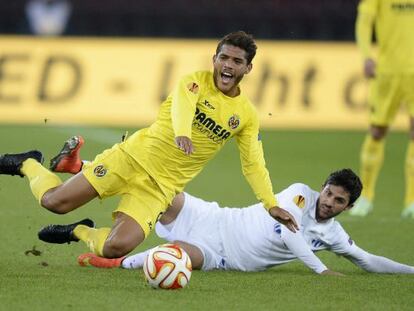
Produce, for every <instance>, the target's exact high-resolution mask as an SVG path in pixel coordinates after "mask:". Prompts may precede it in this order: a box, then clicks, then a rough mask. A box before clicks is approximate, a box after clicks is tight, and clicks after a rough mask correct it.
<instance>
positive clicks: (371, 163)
mask: <svg viewBox="0 0 414 311" xmlns="http://www.w3.org/2000/svg"><path fill="white" fill-rule="evenodd" d="M384 145H385V144H384V140H374V139H373V138H372V137H371V135H369V134H368V136H367V137H366V138H365V141H364V144H363V146H362V150H361V168H360V178H361V181H362V184H363V186H364V188H363V190H362V194H361V196H362V197H364V198H366V199H368V200H370V201H372V200H373V198H374V194H375V186H376V183H377V178H378V174H379V172H380V170H381V167H382V163H383V162H384Z"/></svg>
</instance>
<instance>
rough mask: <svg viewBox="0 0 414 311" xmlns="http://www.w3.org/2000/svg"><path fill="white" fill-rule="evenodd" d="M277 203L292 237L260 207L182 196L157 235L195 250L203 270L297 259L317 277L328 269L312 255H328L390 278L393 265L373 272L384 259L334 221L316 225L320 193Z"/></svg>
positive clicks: (296, 190)
mask: <svg viewBox="0 0 414 311" xmlns="http://www.w3.org/2000/svg"><path fill="white" fill-rule="evenodd" d="M276 198H277V200H278V202H279V204H280V207H282V208H283V209H286V210H287V211H289V212H290V213H291V214H292V215H293V216H294V217H295V219H296V222H297V223H298V225H299V227H300V230H299V231H298V232H296V233H292V232H291V231H289V229H287V228H286V227H285V226H283V225H281V224H280V223H278V222H277V221H276V220H275V219H273V218H272V217H271V216H270V215H269V213H268V211H267V210H266V209H265V208H264V207H263V205H262V204H255V205H252V206H249V207H246V208H227V207H225V208H221V207H220V206H219V205H218V204H217V203H216V202H206V201H204V200H202V199H199V198H195V197H193V196H191V195H189V194H187V193H186V194H185V203H184V206H183V208H182V210H181V212H180V213H179V215H178V216H177V218H176V220H175V222H174V224H173V226H172V228H169V230H167V229H166V228H165V227H164V226H163V225H162V224H161V223H157V225H156V232H157V234H158V235H159V236H160V237H162V238H165V239H167V240H168V241H174V240H179V241H184V242H187V243H190V244H193V245H195V246H197V247H198V248H199V249H200V250H201V252H202V253H203V255H204V263H203V267H202V269H203V270H211V269H224V270H241V271H260V270H264V269H267V268H269V267H272V266H275V265H279V264H283V263H287V262H290V261H292V260H294V259H298V258H299V259H300V260H302V261H303V262H304V263H305V264H306V265H307V266H308V267H309V268H311V269H312V270H313V271H315V272H316V273H321V272H322V271H324V270H326V269H327V267H326V266H325V265H324V264H323V263H322V262H321V261H320V260H319V258H318V257H317V256H316V255H314V253H313V252H315V251H319V250H323V249H328V250H331V251H333V252H335V253H337V254H339V255H343V256H346V257H347V258H348V259H350V260H351V261H353V262H354V263H355V264H357V265H359V266H360V267H362V268H364V269H365V270H368V271H373V272H390V273H393V272H395V269H394V268H395V267H394V266H392V265H391V267H389V266H386V267H385V268H386V269H385V270H384V269H383V268H384V267H381V269H382V270H381V269H380V271H377V270H378V269H377V266H378V265H376V266H375V265H374V266H372V260H374V261H375V260H376V262H375V263H376V264H377V263H378V260H377V259H378V258H380V259H381V260H380V261H381V264H384V262H383V259H382V258H383V257H378V256H374V255H371V254H369V253H367V252H365V251H363V250H362V249H360V248H359V247H357V246H356V245H355V243H354V242H353V241H352V240H351V239H350V237H349V235H348V234H347V233H346V232H345V230H344V229H343V228H342V226H341V225H340V224H339V223H338V222H337V221H336V220H335V219H333V218H331V219H329V220H327V221H325V222H317V221H316V218H315V213H316V204H317V200H318V198H319V193H318V192H316V191H313V190H312V189H311V188H309V187H308V186H307V185H304V184H299V183H297V184H293V185H291V186H290V187H288V188H287V189H285V190H284V191H282V192H280V193H278V194H277V195H276ZM368 255H369V256H371V257H369V256H368ZM367 256H368V257H369V258H368V257H367ZM374 257H375V258H374ZM368 259H370V260H371V261H369V260H368ZM387 260H388V259H387ZM389 261H390V260H389ZM401 266H403V267H404V269H406V270H404V272H407V271H409V272H408V273H413V272H414V269H413V268H412V267H410V266H405V265H401ZM407 267H408V268H407ZM400 268H401V267H400ZM375 269H377V270H375ZM407 269H408V270H407ZM398 272H401V271H400V270H398Z"/></svg>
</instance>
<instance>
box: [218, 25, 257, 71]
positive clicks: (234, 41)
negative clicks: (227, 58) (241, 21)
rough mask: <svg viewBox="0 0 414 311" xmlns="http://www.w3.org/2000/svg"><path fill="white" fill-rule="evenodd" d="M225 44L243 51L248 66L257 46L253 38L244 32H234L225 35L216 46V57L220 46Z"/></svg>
mask: <svg viewBox="0 0 414 311" xmlns="http://www.w3.org/2000/svg"><path fill="white" fill-rule="evenodd" d="M225 44H227V45H232V46H237V47H238V48H241V49H242V50H244V51H245V52H246V60H247V64H250V63H251V62H252V60H253V58H254V56H255V55H256V50H257V46H256V43H255V42H254V39H253V36H252V35H250V34H247V33H245V32H244V31H241V30H240V31H235V32H231V33H229V34H228V35H225V36H224V37H223V38H222V39H221V40H220V42H219V43H218V45H217V49H216V55H218V54H219V53H220V51H221V48H222V46H223V45H225Z"/></svg>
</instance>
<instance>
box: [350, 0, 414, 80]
mask: <svg viewBox="0 0 414 311" xmlns="http://www.w3.org/2000/svg"><path fill="white" fill-rule="evenodd" d="M374 22H375V34H376V38H377V42H378V48H379V49H378V53H379V54H378V65H377V71H378V72H383V73H413V72H414V0H361V2H360V4H359V6H358V17H357V22H356V39H357V44H358V47H359V48H360V50H361V51H362V54H363V56H364V58H368V57H371V50H370V47H371V40H372V29H373V24H374Z"/></svg>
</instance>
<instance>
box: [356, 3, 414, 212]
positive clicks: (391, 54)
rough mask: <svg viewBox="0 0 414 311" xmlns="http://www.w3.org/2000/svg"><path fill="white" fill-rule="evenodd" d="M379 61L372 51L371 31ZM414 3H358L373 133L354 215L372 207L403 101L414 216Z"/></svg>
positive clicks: (408, 203)
mask: <svg viewBox="0 0 414 311" xmlns="http://www.w3.org/2000/svg"><path fill="white" fill-rule="evenodd" d="M374 25H375V34H376V38H377V43H378V52H379V54H378V60H375V59H374V58H373V56H372V52H371V41H372V32H373V28H374ZM413 29H414V1H413V0H409V1H395V0H362V1H361V2H360V4H359V7H358V17H357V21H356V40H357V45H358V47H359V49H360V50H361V52H362V55H363V57H364V73H365V76H366V77H367V78H368V79H372V82H371V85H370V95H369V105H370V111H371V117H370V124H371V127H370V133H369V134H368V135H367V137H366V138H365V142H364V144H363V146H362V150H361V172H360V176H361V179H362V183H363V184H364V191H363V192H362V195H361V198H360V200H359V201H358V202H357V204H356V206H355V207H354V208H353V209H352V211H351V215H355V216H365V215H367V214H368V213H369V212H370V211H371V210H372V209H373V202H374V194H375V186H376V183H377V178H378V174H379V172H380V169H381V166H382V163H383V160H384V143H385V136H386V134H387V131H388V128H389V125H390V123H391V122H392V121H393V119H394V117H395V114H396V113H397V112H398V109H399V108H400V105H401V104H402V103H403V104H405V105H406V110H407V111H408V114H409V117H410V141H409V144H408V148H407V154H406V160H405V179H406V180H405V183H406V186H405V207H404V209H403V211H402V216H403V217H409V218H414V35H413Z"/></svg>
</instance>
